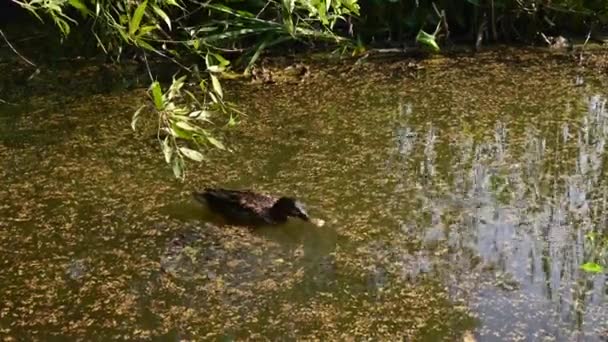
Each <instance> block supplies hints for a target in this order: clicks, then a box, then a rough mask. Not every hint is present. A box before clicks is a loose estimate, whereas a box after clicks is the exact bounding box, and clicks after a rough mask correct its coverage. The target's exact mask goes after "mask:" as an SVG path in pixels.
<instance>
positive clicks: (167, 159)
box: [162, 136, 173, 164]
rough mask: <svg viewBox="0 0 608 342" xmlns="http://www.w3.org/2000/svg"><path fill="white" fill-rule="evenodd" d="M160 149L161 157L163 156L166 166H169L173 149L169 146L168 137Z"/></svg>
mask: <svg viewBox="0 0 608 342" xmlns="http://www.w3.org/2000/svg"><path fill="white" fill-rule="evenodd" d="M162 149H163V155H164V156H165V162H167V164H169V162H171V156H172V155H173V147H171V145H170V144H169V137H168V136H166V137H165V139H164V140H163V145H162Z"/></svg>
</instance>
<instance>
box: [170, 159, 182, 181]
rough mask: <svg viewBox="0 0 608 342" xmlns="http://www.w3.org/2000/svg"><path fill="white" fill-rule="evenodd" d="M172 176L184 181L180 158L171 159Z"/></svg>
mask: <svg viewBox="0 0 608 342" xmlns="http://www.w3.org/2000/svg"><path fill="white" fill-rule="evenodd" d="M173 175H175V178H178V179H182V180H183V179H184V161H183V160H182V158H175V159H173Z"/></svg>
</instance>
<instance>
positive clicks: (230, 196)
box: [195, 188, 277, 211]
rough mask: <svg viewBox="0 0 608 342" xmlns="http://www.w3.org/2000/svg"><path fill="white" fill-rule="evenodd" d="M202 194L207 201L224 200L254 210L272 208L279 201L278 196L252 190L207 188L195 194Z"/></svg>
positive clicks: (226, 202)
mask: <svg viewBox="0 0 608 342" xmlns="http://www.w3.org/2000/svg"><path fill="white" fill-rule="evenodd" d="M199 196H202V197H204V198H205V199H206V200H207V202H223V203H224V204H227V205H229V204H232V205H235V206H240V207H243V208H248V209H252V210H254V211H259V210H263V209H265V208H271V207H272V206H273V205H274V203H275V202H276V201H277V200H276V198H274V197H272V196H268V195H266V194H260V193H255V192H253V191H250V190H228V189H211V188H207V189H205V191H204V192H202V193H199V195H198V196H197V195H195V197H199Z"/></svg>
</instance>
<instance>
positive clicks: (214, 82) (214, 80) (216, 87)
mask: <svg viewBox="0 0 608 342" xmlns="http://www.w3.org/2000/svg"><path fill="white" fill-rule="evenodd" d="M210 75H211V84H212V85H213V90H214V91H215V93H216V94H217V96H219V97H220V99H221V98H223V97H224V93H223V92H222V85H221V84H220V80H219V79H218V78H217V77H216V76H215V75H214V74H210Z"/></svg>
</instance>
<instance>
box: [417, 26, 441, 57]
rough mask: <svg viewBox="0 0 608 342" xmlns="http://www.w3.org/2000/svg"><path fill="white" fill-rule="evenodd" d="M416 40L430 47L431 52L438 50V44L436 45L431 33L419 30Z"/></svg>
mask: <svg viewBox="0 0 608 342" xmlns="http://www.w3.org/2000/svg"><path fill="white" fill-rule="evenodd" d="M416 42H418V43H420V44H421V45H423V46H426V47H428V48H430V49H431V50H432V51H433V52H438V51H439V45H437V42H436V41H435V36H434V35H432V34H428V33H426V32H424V31H423V30H420V32H418V35H417V36H416Z"/></svg>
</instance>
